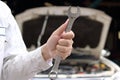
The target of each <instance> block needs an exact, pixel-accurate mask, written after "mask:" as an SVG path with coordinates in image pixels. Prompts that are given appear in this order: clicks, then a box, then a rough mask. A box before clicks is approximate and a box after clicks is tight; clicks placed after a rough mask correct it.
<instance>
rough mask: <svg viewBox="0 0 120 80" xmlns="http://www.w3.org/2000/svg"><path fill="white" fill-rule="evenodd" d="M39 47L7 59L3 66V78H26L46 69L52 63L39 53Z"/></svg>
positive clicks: (21, 79) (5, 79)
mask: <svg viewBox="0 0 120 80" xmlns="http://www.w3.org/2000/svg"><path fill="white" fill-rule="evenodd" d="M40 51H41V48H38V49H36V50H34V51H32V52H30V53H26V54H24V55H18V56H16V57H15V58H13V59H11V60H8V61H7V62H6V63H5V65H4V67H3V77H4V80H28V79H30V78H32V77H33V76H34V75H35V74H36V73H37V72H41V71H44V70H46V69H48V68H49V67H50V66H51V65H52V63H51V61H48V62H46V61H45V60H44V59H43V57H42V55H41V54H40Z"/></svg>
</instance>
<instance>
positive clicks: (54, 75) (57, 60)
mask: <svg viewBox="0 0 120 80" xmlns="http://www.w3.org/2000/svg"><path fill="white" fill-rule="evenodd" d="M61 60H62V58H61V57H60V56H56V58H55V63H54V66H53V68H52V70H51V72H50V73H49V78H50V79H51V80H55V79H56V78H57V75H58V67H59V64H60V62H61Z"/></svg>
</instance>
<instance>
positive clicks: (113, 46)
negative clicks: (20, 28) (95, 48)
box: [2, 0, 120, 65]
mask: <svg viewBox="0 0 120 80" xmlns="http://www.w3.org/2000/svg"><path fill="white" fill-rule="evenodd" d="M2 1H4V2H6V3H7V5H8V6H9V7H10V8H11V10H12V13H13V15H14V16H15V15H17V14H20V13H22V12H23V11H25V10H27V9H30V8H35V7H43V6H69V5H71V6H80V7H88V8H94V9H98V10H102V11H104V12H105V13H106V14H108V15H109V16H111V17H112V23H111V25H110V29H109V33H108V38H107V41H106V45H105V49H106V50H109V51H110V52H111V55H110V56H109V57H108V58H109V59H111V60H113V61H115V62H116V63H117V64H119V65H120V62H119V61H120V11H119V9H120V0H2Z"/></svg>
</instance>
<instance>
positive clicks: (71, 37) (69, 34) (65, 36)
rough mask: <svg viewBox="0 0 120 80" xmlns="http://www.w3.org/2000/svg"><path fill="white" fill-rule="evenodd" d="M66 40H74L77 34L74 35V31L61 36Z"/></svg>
mask: <svg viewBox="0 0 120 80" xmlns="http://www.w3.org/2000/svg"><path fill="white" fill-rule="evenodd" d="M61 37H62V38H64V39H73V38H74V37H75V34H74V33H73V31H70V32H67V33H66V32H64V33H63V34H62V36H61Z"/></svg>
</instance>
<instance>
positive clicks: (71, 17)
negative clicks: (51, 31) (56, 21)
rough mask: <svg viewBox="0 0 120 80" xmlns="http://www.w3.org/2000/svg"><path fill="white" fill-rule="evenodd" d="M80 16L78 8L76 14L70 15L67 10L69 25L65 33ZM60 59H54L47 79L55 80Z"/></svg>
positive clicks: (69, 10) (58, 57)
mask: <svg viewBox="0 0 120 80" xmlns="http://www.w3.org/2000/svg"><path fill="white" fill-rule="evenodd" d="M79 16H80V8H79V7H77V12H76V13H72V12H71V6H70V7H69V9H68V19H69V23H68V26H67V28H66V30H65V32H69V31H70V30H71V28H72V25H73V23H74V21H75V20H76V19H77V18H78V17H79ZM61 60H62V58H61V57H60V56H57V57H56V59H55V64H54V66H53V68H52V70H51V72H50V73H49V78H50V79H51V80H55V79H56V78H57V75H58V67H59V64H60V62H61Z"/></svg>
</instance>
